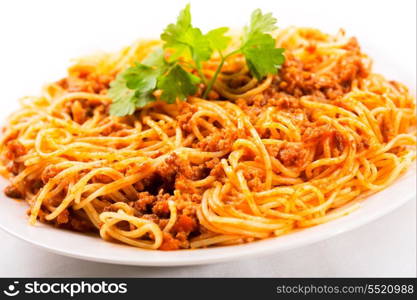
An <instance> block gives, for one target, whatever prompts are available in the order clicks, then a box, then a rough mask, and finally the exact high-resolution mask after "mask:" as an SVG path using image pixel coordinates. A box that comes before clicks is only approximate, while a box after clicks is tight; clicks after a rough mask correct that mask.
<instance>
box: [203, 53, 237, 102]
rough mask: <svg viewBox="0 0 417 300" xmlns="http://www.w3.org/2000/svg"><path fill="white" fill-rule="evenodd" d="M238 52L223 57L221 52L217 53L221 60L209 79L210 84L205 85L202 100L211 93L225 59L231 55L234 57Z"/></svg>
mask: <svg viewBox="0 0 417 300" xmlns="http://www.w3.org/2000/svg"><path fill="white" fill-rule="evenodd" d="M239 51H240V49H237V50H235V51H232V52H230V53H229V54H227V55H226V56H223V55H222V53H221V52H219V53H220V57H221V58H222V60H221V61H220V64H219V66H218V67H217V69H216V71H215V72H214V75H213V77H212V78H211V79H210V82H209V83H208V85H207V88H206V90H205V91H204V94H203V99H206V98H207V95H208V93H209V92H210V91H211V88H212V87H213V85H214V83H215V82H216V80H217V77H218V76H219V73H220V71H221V70H222V68H223V65H224V63H225V61H226V59H227V58H229V57H230V56H232V55H234V54H236V53H238V52H239Z"/></svg>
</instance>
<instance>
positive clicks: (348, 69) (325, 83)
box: [279, 38, 369, 99]
mask: <svg viewBox="0 0 417 300" xmlns="http://www.w3.org/2000/svg"><path fill="white" fill-rule="evenodd" d="M308 49H309V51H310V52H311V53H314V51H315V47H309V48H308ZM345 49H346V50H348V52H347V53H346V54H344V55H342V56H341V57H340V58H339V60H338V61H337V63H336V64H335V66H333V67H332V69H331V70H330V71H329V72H323V73H320V74H318V73H317V72H316V71H315V68H316V67H317V65H319V64H320V61H316V60H311V61H301V60H300V59H298V58H296V57H295V56H293V55H292V54H291V53H290V52H288V53H287V55H286V60H285V63H284V64H283V66H282V68H281V71H280V77H281V81H280V82H279V90H280V91H283V92H286V93H288V94H290V95H293V96H296V97H301V96H304V95H317V96H322V97H323V96H324V97H327V98H329V99H337V98H339V97H340V96H342V95H343V94H344V93H346V92H349V91H350V86H351V83H352V82H353V80H354V79H356V78H361V77H362V78H363V77H366V76H368V74H369V66H368V65H366V64H365V63H364V61H363V58H362V56H361V53H360V48H359V45H358V43H357V41H356V39H355V38H352V39H350V40H349V42H348V43H347V45H345ZM313 57H314V56H313ZM320 59H321V58H320Z"/></svg>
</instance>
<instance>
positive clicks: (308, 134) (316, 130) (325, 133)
mask: <svg viewBox="0 0 417 300" xmlns="http://www.w3.org/2000/svg"><path fill="white" fill-rule="evenodd" d="M335 133H336V130H335V129H334V128H332V127H331V126H330V125H328V124H325V125H320V126H317V125H314V124H311V125H310V126H308V127H306V128H305V130H304V132H303V137H302V139H303V141H304V142H305V143H312V144H315V143H317V142H320V141H323V140H325V139H327V138H330V137H332V136H334V134H335Z"/></svg>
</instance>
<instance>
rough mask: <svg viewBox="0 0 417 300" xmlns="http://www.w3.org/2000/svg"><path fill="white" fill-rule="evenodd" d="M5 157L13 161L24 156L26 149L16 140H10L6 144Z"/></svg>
mask: <svg viewBox="0 0 417 300" xmlns="http://www.w3.org/2000/svg"><path fill="white" fill-rule="evenodd" d="M7 150H8V151H7V153H6V157H7V158H8V159H10V160H15V159H16V158H18V157H19V156H22V155H25V154H26V148H25V146H23V145H22V143H20V142H19V141H18V140H11V141H10V142H8V143H7Z"/></svg>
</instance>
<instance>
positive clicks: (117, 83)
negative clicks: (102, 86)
mask: <svg viewBox="0 0 417 300" xmlns="http://www.w3.org/2000/svg"><path fill="white" fill-rule="evenodd" d="M107 95H108V96H109V97H110V98H112V99H113V102H112V104H111V106H110V114H111V115H113V116H118V117H122V116H125V115H131V114H133V113H134V111H135V110H136V101H137V97H136V96H135V91H134V90H131V89H128V88H126V80H125V79H124V76H123V73H120V74H119V75H118V76H117V77H116V79H115V80H113V81H112V82H111V84H110V89H109V91H108V93H107Z"/></svg>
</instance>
